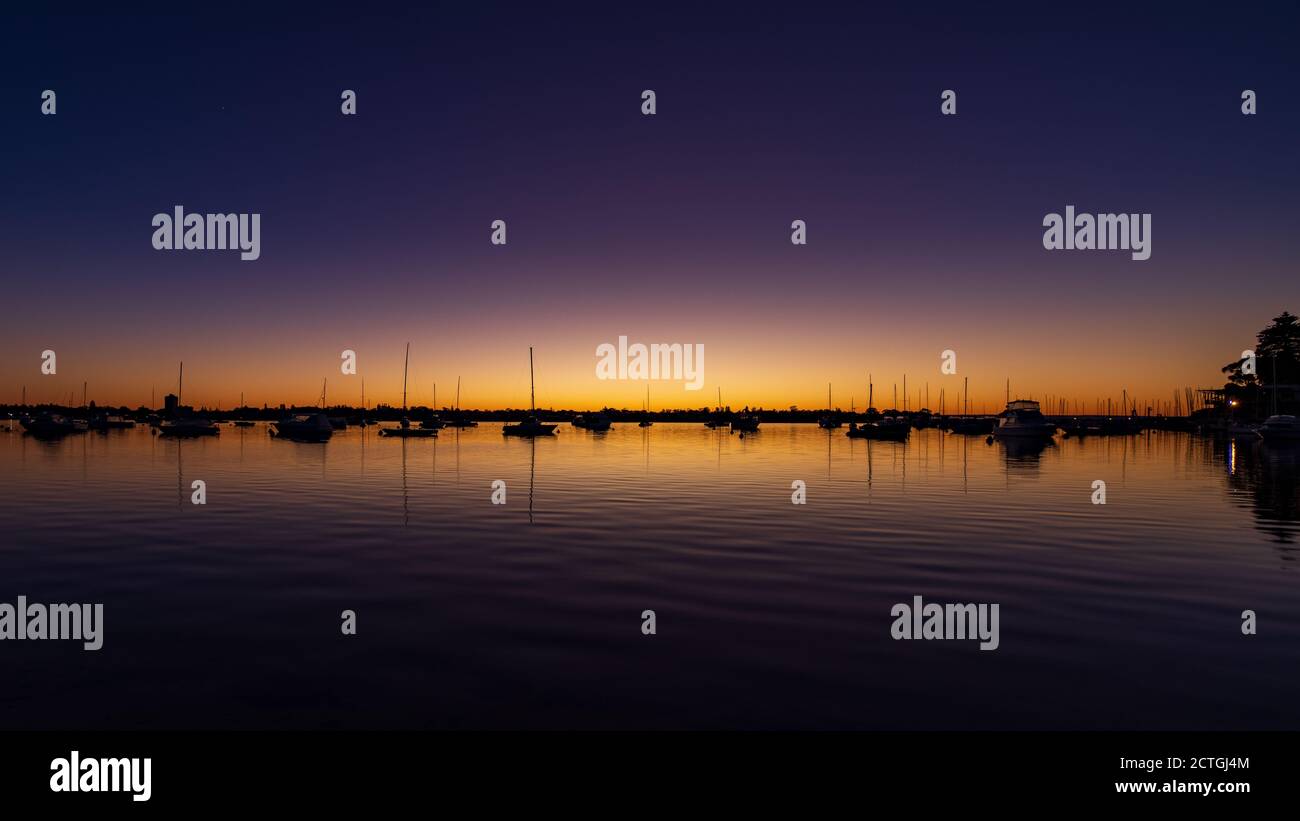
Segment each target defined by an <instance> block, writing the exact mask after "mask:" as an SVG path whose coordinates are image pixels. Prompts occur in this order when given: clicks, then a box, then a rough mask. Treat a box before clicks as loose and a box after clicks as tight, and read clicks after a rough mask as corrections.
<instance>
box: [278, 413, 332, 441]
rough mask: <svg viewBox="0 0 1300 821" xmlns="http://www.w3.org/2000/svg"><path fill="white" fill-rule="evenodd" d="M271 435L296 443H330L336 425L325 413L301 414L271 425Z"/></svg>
mask: <svg viewBox="0 0 1300 821" xmlns="http://www.w3.org/2000/svg"><path fill="white" fill-rule="evenodd" d="M271 435H272V436H275V437H276V438H279V439H292V440H293V441H295V442H328V441H329V439H330V437H331V436H333V435H334V425H333V423H332V422H331V420H330V418H329V417H328V416H326V415H325V414H323V413H300V414H297V415H295V416H290V417H289V418H287V419H281V420H280V421H279V422H276V423H275V424H273V425H271Z"/></svg>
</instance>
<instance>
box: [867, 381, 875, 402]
mask: <svg viewBox="0 0 1300 821" xmlns="http://www.w3.org/2000/svg"><path fill="white" fill-rule="evenodd" d="M875 395H876V386H875V384H873V383H872V381H871V374H867V409H868V410H870V409H871V407H872V405H873V403H874V400H875Z"/></svg>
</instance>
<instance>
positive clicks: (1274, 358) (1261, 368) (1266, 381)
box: [1223, 311, 1300, 388]
mask: <svg viewBox="0 0 1300 821" xmlns="http://www.w3.org/2000/svg"><path fill="white" fill-rule="evenodd" d="M1255 339H1256V340H1257V344H1256V345H1255V373H1254V374H1248V373H1243V368H1244V366H1245V363H1246V359H1245V357H1243V358H1241V359H1239V360H1237V361H1236V362H1229V363H1228V364H1227V365H1224V366H1223V372H1224V373H1225V374H1227V375H1228V382H1229V384H1231V385H1236V386H1237V387H1240V388H1246V387H1260V386H1264V385H1271V384H1273V382H1274V381H1276V382H1277V383H1278V384H1279V385H1295V384H1300V318H1298V317H1296V316H1295V315H1294V314H1292V313H1290V312H1289V311H1283V312H1282V315H1281V316H1277V317H1274V318H1273V324H1272V325H1269V326H1268V327H1267V328H1265V329H1264V330H1262V331H1260V332H1259V333H1258V334H1256V335H1255ZM1275 368H1276V371H1275V370H1274V369H1275ZM1275 373H1276V377H1275V376H1274V374H1275Z"/></svg>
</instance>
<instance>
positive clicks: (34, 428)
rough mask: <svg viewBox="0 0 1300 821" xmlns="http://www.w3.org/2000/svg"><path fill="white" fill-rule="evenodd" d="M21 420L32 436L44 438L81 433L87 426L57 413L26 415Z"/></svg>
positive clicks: (24, 428)
mask: <svg viewBox="0 0 1300 821" xmlns="http://www.w3.org/2000/svg"><path fill="white" fill-rule="evenodd" d="M19 422H20V424H22V426H23V430H25V431H27V432H28V433H30V434H31V435H32V436H36V437H43V438H54V437H58V436H67V435H68V434H69V433H79V432H80V431H83V430H85V428H79V427H78V426H77V424H76V423H75V422H74V421H73V420H71V419H69V418H68V417H66V416H63V415H61V414H57V413H41V414H37V415H36V416H24V417H23V418H22V419H20V420H19Z"/></svg>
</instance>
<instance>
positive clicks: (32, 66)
mask: <svg viewBox="0 0 1300 821" xmlns="http://www.w3.org/2000/svg"><path fill="white" fill-rule="evenodd" d="M160 8H164V9H166V11H161V12H157V13H135V14H118V13H112V14H110V13H106V12H104V11H103V10H102V9H101V10H100V11H99V12H97V13H95V14H93V15H91V16H59V17H55V16H44V15H40V16H32V15H28V14H19V15H15V14H14V13H13V12H6V13H5V22H4V26H3V30H0V66H2V67H3V70H2V71H0V112H2V114H0V116H2V117H3V119H2V120H0V122H3V134H4V140H3V145H4V150H3V152H2V154H0V179H2V180H3V188H4V194H3V196H2V197H0V247H2V248H3V252H2V253H3V260H2V261H0V275H2V276H3V277H4V285H5V289H6V291H7V292H8V294H9V295H10V297H11V301H12V302H13V303H14V304H21V305H22V306H23V309H22V311H21V312H20V313H19V315H18V316H16V317H13V318H12V319H11V322H10V323H8V327H7V329H6V330H5V331H0V343H3V346H4V353H3V356H0V378H3V381H4V382H5V383H13V382H14V381H15V380H17V379H20V378H21V375H20V372H21V371H22V369H23V368H24V367H25V363H26V359H25V357H26V354H27V352H28V351H27V349H28V348H29V347H32V346H38V345H45V344H49V343H47V342H44V341H41V340H45V339H47V338H48V337H49V336H51V335H53V336H59V335H60V334H62V335H63V336H64V337H66V338H68V339H69V340H70V341H69V342H67V343H66V344H68V345H70V346H80V347H82V348H87V347H89V346H91V343H92V342H93V341H94V340H100V341H101V342H108V343H111V342H114V341H116V342H120V344H121V347H122V348H123V349H124V350H128V351H129V353H124V354H123V355H124V356H128V358H131V357H136V358H138V357H141V356H143V355H144V352H143V350H142V349H139V348H138V347H137V343H139V342H140V340H139V339H138V338H137V337H139V335H140V334H141V333H142V332H148V333H156V334H163V335H169V336H175V335H177V334H179V333H180V332H181V331H182V329H183V330H185V332H187V333H193V334H194V335H195V338H196V339H198V340H202V343H203V344H205V345H209V346H210V345H211V344H213V341H214V340H217V339H220V338H221V336H222V334H227V335H234V336H239V337H241V338H245V339H250V340H255V341H256V342H257V343H258V344H259V345H262V346H263V347H265V346H267V345H273V344H279V343H283V342H284V340H285V339H290V338H302V337H304V336H309V335H310V333H311V332H312V331H313V330H314V329H319V328H321V327H344V328H346V329H348V331H349V332H350V333H352V334H353V335H354V336H363V337H366V336H367V335H371V336H374V337H375V339H376V342H377V343H378V341H379V339H380V337H383V341H384V342H387V341H388V340H387V337H386V336H384V335H383V334H381V333H380V332H379V330H377V329H380V328H382V329H383V330H384V331H385V332H386V331H388V330H391V331H392V332H393V336H394V338H395V339H396V338H402V337H404V336H410V335H411V334H412V333H413V329H414V328H415V327H417V326H419V325H420V324H421V323H424V324H427V323H428V321H429V317H430V315H433V316H435V317H437V316H441V317H442V320H443V322H444V323H445V326H446V327H447V329H448V330H447V333H448V335H460V336H463V335H465V334H469V333H474V332H479V333H496V334H504V333H508V331H510V330H511V329H514V328H517V327H519V326H521V325H528V324H529V323H534V324H533V325H532V326H531V327H529V328H528V330H529V331H530V332H531V333H532V335H533V336H541V337H542V338H545V337H546V335H547V334H550V333H552V332H556V333H558V331H555V329H556V328H563V329H565V330H568V329H571V328H573V327H574V326H575V325H581V324H592V325H595V326H598V328H597V336H599V337H600V338H601V340H604V339H605V338H607V337H608V338H612V337H613V336H614V335H616V334H617V333H619V332H621V329H622V328H623V327H627V326H632V327H633V328H634V329H635V328H638V327H643V328H646V330H647V332H648V333H654V332H655V331H656V330H657V329H658V328H659V327H660V326H661V325H662V326H665V327H670V328H671V329H672V330H674V331H680V333H678V334H677V335H678V336H679V337H682V338H691V339H695V338H700V337H701V336H702V333H696V334H695V335H694V336H692V327H693V323H698V324H700V325H710V326H712V327H714V328H718V327H721V328H723V329H727V328H732V329H734V330H735V331H736V339H737V340H738V342H739V341H740V340H745V341H746V342H748V339H747V337H746V336H745V334H743V333H742V332H741V329H742V328H744V327H747V326H753V325H755V324H762V323H765V322H766V323H775V324H777V325H779V326H780V327H781V328H782V332H783V333H785V334H787V335H794V336H816V335H817V334H818V333H819V332H820V331H821V330H822V328H823V326H824V325H825V324H827V322H828V320H830V321H835V320H841V321H850V320H851V319H852V315H851V314H850V313H849V312H848V311H847V309H846V306H852V305H855V304H857V305H867V304H870V305H873V306H875V307H876V308H878V309H879V310H880V311H882V312H883V315H882V316H879V317H877V318H876V320H875V323H876V324H877V325H880V324H882V323H883V324H885V325H888V324H889V323H897V325H896V326H895V330H897V329H898V328H901V327H908V328H912V327H924V326H926V325H927V324H932V325H939V326H946V327H952V326H955V325H961V324H962V323H963V322H966V321H969V320H971V317H972V316H973V317H976V318H978V319H980V320H981V321H982V322H984V323H986V324H987V325H988V326H989V327H1006V326H1007V325H1009V324H1014V323H1016V322H1022V321H1026V318H1027V317H1034V318H1036V320H1035V321H1038V322H1040V323H1042V322H1043V317H1050V316H1052V315H1053V314H1058V315H1059V314H1062V313H1064V314H1066V315H1069V316H1085V317H1093V318H1094V321H1092V322H1091V324H1084V325H1079V326H1077V327H1073V328H1071V329H1070V330H1071V332H1075V333H1078V334H1081V335H1084V337H1086V338H1091V337H1092V336H1095V335H1099V334H1100V335H1104V336H1105V337H1106V338H1107V339H1109V340H1113V341H1116V342H1117V348H1118V349H1119V350H1122V349H1124V348H1126V347H1141V346H1146V347H1149V346H1150V344H1151V337H1144V336H1142V335H1141V334H1137V335H1134V336H1132V337H1131V338H1126V337H1125V336H1124V334H1126V333H1129V332H1130V331H1133V330H1134V329H1136V328H1139V327H1144V328H1147V329H1159V331H1160V333H1161V334H1163V336H1162V337H1158V338H1163V339H1166V340H1168V339H1169V338H1170V337H1169V334H1170V333H1171V329H1177V328H1186V329H1187V330H1188V332H1194V333H1196V334H1197V335H1198V336H1201V335H1203V332H1201V331H1193V329H1196V328H1198V327H1204V326H1206V325H1207V324H1210V325H1215V326H1220V325H1221V326H1222V328H1223V330H1222V333H1221V334H1220V335H1219V336H1216V337H1215V338H1214V339H1213V340H1212V342H1213V344H1214V345H1215V346H1218V347H1222V348H1225V349H1231V348H1232V347H1233V346H1234V345H1236V344H1237V343H1236V340H1237V339H1238V338H1240V337H1242V336H1243V335H1245V336H1246V339H1245V340H1244V341H1247V342H1248V341H1249V334H1250V333H1253V331H1254V330H1255V329H1256V328H1258V327H1259V326H1261V325H1262V324H1264V322H1266V321H1267V319H1268V318H1269V317H1271V316H1272V315H1274V314H1275V313H1277V312H1278V311H1280V310H1281V309H1282V308H1291V309H1292V310H1296V308H1297V304H1296V302H1297V300H1296V297H1297V296H1300V286H1297V285H1296V281H1297V280H1296V271H1295V264H1294V263H1295V259H1296V251H1297V240H1296V236H1297V234H1298V233H1300V232H1297V230H1296V220H1297V215H1300V208H1297V190H1298V189H1297V184H1298V183H1300V162H1298V161H1297V156H1296V144H1297V135H1298V134H1300V69H1298V68H1297V64H1298V60H1297V57H1296V53H1297V51H1300V49H1297V47H1296V43H1297V34H1300V12H1297V11H1296V7H1295V6H1294V5H1291V4H1276V5H1273V6H1271V7H1270V6H1252V5H1250V4H1234V5H1232V6H1231V7H1228V8H1226V9H1220V10H1219V11H1217V12H1213V13H1208V12H1205V11H1203V10H1201V9H1193V10H1188V9H1186V7H1182V6H1179V7H1174V6H1171V7H1168V8H1167V9H1166V8H1156V7H1150V8H1147V7H1143V8H1136V7H1135V6H1134V5H1133V4H1116V5H1109V6H1101V5H1094V4H1070V5H1064V4H1062V5H1046V4H1037V5H1032V6H1030V5H1026V6H1017V7H1013V8H1007V9H1006V10H1003V11H997V10H989V9H987V8H969V7H966V8H963V7H962V6H954V7H952V8H949V9H942V8H939V7H937V6H935V5H934V4H925V6H924V8H918V9H915V10H914V9H910V8H904V7H902V6H901V5H897V6H895V5H891V7H890V8H889V9H886V10H878V9H872V8H868V7H864V6H863V5H861V4H848V3H841V4H826V5H821V4H813V5H807V4H790V5H785V6H771V7H765V8H762V9H760V8H755V7H752V6H746V5H741V4H728V6H727V7H726V8H720V7H706V6H705V4H700V3H693V4H659V3H656V4H640V5H632V4H592V5H586V6H579V5H566V6H563V7H561V8H556V9H540V8H537V7H535V6H534V5H533V4H471V3H454V4H434V5H431V6H428V7H424V8H421V9H419V10H403V9H400V8H398V9H395V10H391V11H390V10H389V9H388V7H387V6H383V7H380V6H375V7H373V8H367V7H365V6H357V5H355V4H352V5H349V6H347V7H341V8H326V7H322V6H315V5H311V6H300V7H296V8H294V9H293V10H281V9H277V8H274V7H271V6H270V5H269V4H266V5H251V4H250V5H246V6H243V5H240V6H235V5H230V4H216V5H213V6H211V10H210V11H199V10H197V9H198V6H197V5H186V6H180V5H176V4H170V5H168V6H164V7H160ZM45 88H53V89H55V90H56V91H57V92H58V95H59V97H58V105H59V113H58V114H57V115H56V116H55V117H42V116H40V115H39V103H40V99H39V95H40V92H41V90H42V89H45ZM344 88H350V89H355V90H356V91H357V92H358V94H359V115H358V116H357V117H356V118H346V117H343V116H341V115H340V114H339V111H338V106H339V93H340V91H341V90H342V89H344ZM644 88H653V89H655V90H656V92H657V93H658V95H659V100H658V104H659V113H658V114H657V115H656V116H655V117H653V118H646V117H642V116H641V114H640V112H639V105H640V92H641V90H642V89H644ZM945 88H953V89H955V90H957V92H958V95H959V97H958V106H959V112H958V116H957V117H955V118H942V119H941V118H940V117H939V114H938V106H939V92H940V91H941V90H943V89H945ZM1243 88H1251V89H1254V90H1255V91H1256V92H1258V94H1259V107H1260V114H1259V115H1258V116H1256V117H1243V116H1241V115H1240V113H1239V112H1238V107H1239V104H1240V103H1239V95H1240V92H1241V90H1242V89H1243ZM178 203H180V204H184V205H185V206H186V207H187V208H190V209H192V210H199V211H258V212H260V213H262V214H263V239H262V246H263V248H262V259H261V260H259V261H258V262H257V263H255V264H243V265H241V264H239V263H238V261H237V259H236V258H234V257H231V256H228V255H221V254H190V255H186V254H165V253H158V252H155V251H153V250H152V249H151V248H150V246H149V242H148V241H149V237H150V233H151V231H150V229H149V227H148V226H149V218H150V217H151V216H152V214H154V213H157V212H159V211H165V210H169V209H170V208H171V207H172V206H173V205H175V204H178ZM1067 204H1074V205H1076V206H1078V207H1079V209H1080V210H1086V211H1133V212H1149V213H1152V214H1153V215H1154V224H1155V231H1154V234H1155V236H1154V254H1153V257H1152V260H1151V261H1149V262H1147V263H1142V264H1135V263H1132V262H1131V261H1129V260H1128V259H1127V256H1126V255H1122V256H1121V255H1095V254H1094V255H1087V254H1083V255H1071V254H1058V255H1056V256H1052V255H1048V254H1045V252H1043V250H1042V248H1041V244H1040V238H1041V232H1042V229H1041V227H1040V223H1041V219H1042V216H1043V215H1044V214H1045V213H1047V212H1049V211H1059V210H1061V209H1063V208H1064V206H1065V205H1067ZM498 217H502V218H506V219H508V221H509V224H510V241H511V245H510V251H511V252H510V254H509V255H508V256H507V255H505V254H498V255H496V256H495V257H493V256H491V255H490V254H489V253H488V252H490V251H491V250H492V249H490V248H489V247H488V245H487V233H488V232H487V225H488V223H489V222H490V221H491V220H492V219H495V218H498ZM796 217H797V218H802V219H805V220H807V221H808V223H809V225H810V237H811V242H810V245H809V246H808V247H807V248H800V249H794V248H792V247H791V246H790V244H789V241H788V236H789V228H788V226H789V223H790V220H791V219H792V218H796ZM303 282H308V283H311V284H312V285H313V286H314V287H312V288H308V289H304V288H303V287H302V283H303ZM537 283H545V287H535V286H536V285H537ZM647 283H651V284H653V287H654V288H656V289H659V290H660V291H661V292H662V294H661V295H660V296H658V297H656V299H655V300H651V301H652V302H654V301H657V304H659V305H660V306H661V308H662V311H661V314H662V315H663V316H656V315H655V314H654V312H652V311H650V310H648V309H647V306H646V303H647V299H646V287H647ZM1081 283H1082V284H1081ZM792 286H797V287H792ZM51 288H53V289H54V290H53V293H52V292H51V290H50V289H51ZM684 291H685V292H689V294H690V298H689V300H687V299H686V298H684V297H682V296H680V294H681V293H683V292H684ZM54 294H57V296H55V295H54ZM394 294H398V295H399V296H400V298H397V299H394V298H393V295H394ZM1117 298H1118V301H1117ZM286 306H291V307H289V308H288V309H287V307H286ZM629 306H634V307H629ZM663 317H668V318H667V319H664V318H663ZM548 323H549V324H548ZM1038 327H1040V328H1043V329H1047V328H1050V327H1052V326H1051V325H1049V324H1040V325H1039V326H1038ZM964 332H965V333H969V334H976V333H977V329H975V328H970V329H967V330H966V331H964ZM1117 335H1118V339H1117V340H1116V337H1117ZM837 339H838V338H837ZM999 339H1000V338H999V337H998V335H997V334H995V333H992V332H990V333H989V335H988V336H987V338H986V342H987V343H988V345H989V347H990V348H991V347H993V346H994V344H995V343H996V342H997V341H999ZM430 341H431V343H434V344H436V343H437V340H430ZM823 341H824V342H826V343H827V344H830V343H831V340H830V338H827V339H824V340H823ZM445 342H446V341H445V340H444V344H445ZM510 342H511V344H514V343H515V340H513V339H511V340H510ZM196 344H198V343H197V342H196ZM322 344H325V343H322ZM557 344H559V342H558V341H557ZM864 344H865V343H864ZM924 344H927V345H928V344H929V339H928V338H927V339H926V340H925V342H924ZM182 347H183V346H182ZM1217 349H1218V348H1217V347H1216V348H1215V350H1216V351H1217ZM926 350H927V355H928V348H927V349H926ZM14 351H20V353H14ZM182 353H183V351H182ZM191 355H192V356H193V355H195V354H193V353H191ZM1113 355H1115V354H1114V352H1100V353H1099V354H1098V356H1099V357H1102V359H1101V360H1100V361H1099V362H1098V363H1096V365H1095V367H1097V368H1104V367H1109V365H1108V364H1107V362H1108V361H1109V360H1106V359H1105V357H1107V356H1113ZM1202 355H1208V354H1205V353H1204V351H1198V352H1197V356H1202ZM1214 358H1215V359H1217V358H1218V357H1214ZM20 360H21V364H20ZM132 361H136V360H132ZM1222 361H1227V359H1226V358H1223V359H1222ZM169 367H170V366H169ZM267 367H270V365H269V364H268V365H267ZM989 367H990V370H991V371H997V370H998V369H999V368H1001V370H1011V367H1010V366H1009V365H1007V363H1000V364H998V365H993V364H990V365H989ZM1189 367H1190V366H1189ZM734 378H741V377H734ZM742 381H743V378H742ZM1180 384H1181V383H1180Z"/></svg>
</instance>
